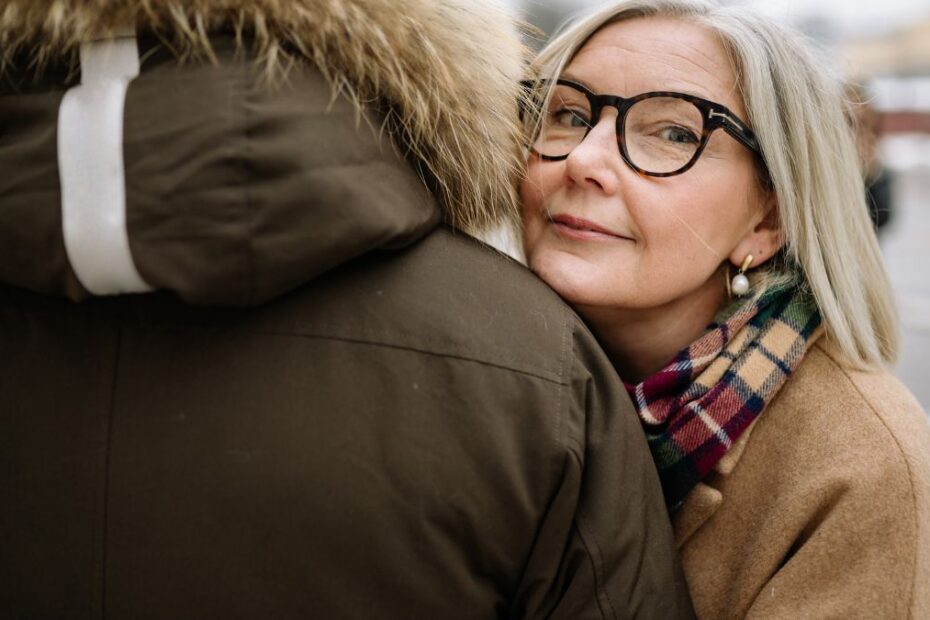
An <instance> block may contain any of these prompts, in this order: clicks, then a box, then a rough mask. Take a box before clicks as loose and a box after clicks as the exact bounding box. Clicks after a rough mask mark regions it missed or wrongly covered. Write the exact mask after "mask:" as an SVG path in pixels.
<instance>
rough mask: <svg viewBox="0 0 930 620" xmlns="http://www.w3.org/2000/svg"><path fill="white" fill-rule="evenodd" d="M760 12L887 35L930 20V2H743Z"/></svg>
mask: <svg viewBox="0 0 930 620" xmlns="http://www.w3.org/2000/svg"><path fill="white" fill-rule="evenodd" d="M742 1H743V2H744V3H745V4H747V5H750V6H752V7H754V8H756V9H757V10H760V11H763V12H765V13H768V14H769V15H773V16H776V17H780V18H784V19H788V20H793V19H795V18H809V17H815V16H820V17H824V18H826V19H828V20H830V21H833V22H835V23H836V24H837V25H838V26H839V27H840V28H841V29H842V30H843V31H846V32H859V33H862V32H865V33H868V32H870V31H871V32H876V33H878V32H883V31H887V30H891V29H894V28H895V27H900V26H901V25H903V24H905V23H907V22H908V21H910V20H913V19H915V18H921V17H923V18H930V0H878V1H877V2H876V1H875V0H816V1H812V0H742Z"/></svg>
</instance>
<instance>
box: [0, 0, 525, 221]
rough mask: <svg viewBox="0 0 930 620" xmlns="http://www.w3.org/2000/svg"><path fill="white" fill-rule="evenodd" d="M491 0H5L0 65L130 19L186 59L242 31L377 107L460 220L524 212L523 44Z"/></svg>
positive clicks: (270, 55) (0, 5) (58, 53)
mask: <svg viewBox="0 0 930 620" xmlns="http://www.w3.org/2000/svg"><path fill="white" fill-rule="evenodd" d="M489 1H493V0H487V1H485V0H403V2H398V1H397V0H0V74H2V73H3V72H4V71H7V70H9V66H10V62H11V61H12V59H13V58H14V57H15V56H16V55H17V54H20V53H23V52H26V53H28V54H30V55H31V57H32V60H33V61H34V63H35V64H36V65H37V66H39V67H42V66H43V65H44V63H46V62H47V61H49V60H50V59H54V58H61V57H62V56H70V57H71V58H74V54H75V52H76V50H77V48H78V47H79V45H80V44H81V43H82V42H85V41H89V40H93V39H98V38H104V37H107V36H109V35H110V34H111V33H112V32H114V31H116V30H118V29H119V28H120V27H121V26H123V25H129V24H136V26H137V28H149V29H152V30H154V31H156V32H157V33H158V34H159V36H162V37H163V38H164V40H165V41H166V42H167V43H168V44H169V45H172V47H173V48H174V49H175V51H176V53H177V54H178V55H179V56H180V57H182V58H185V57H190V56H200V55H203V56H206V57H210V56H211V51H210V43H209V37H208V33H209V32H211V31H213V30H215V29H220V28H233V29H234V30H235V31H236V33H237V34H239V35H248V36H243V37H242V39H241V40H246V39H248V40H250V41H252V42H253V43H252V46H253V48H252V49H251V52H252V53H254V54H255V56H256V58H257V62H258V63H259V65H260V66H261V67H262V69H263V71H264V73H265V75H266V76H267V77H269V78H273V79H274V78H277V77H281V76H285V75H286V73H287V70H288V68H289V67H290V66H291V64H292V63H294V62H295V61H300V60H304V59H305V60H309V61H310V62H312V63H313V64H315V65H316V66H317V67H318V68H319V70H320V71H321V72H322V73H323V74H324V75H325V76H326V78H327V79H328V80H329V82H330V83H331V84H332V86H333V88H334V93H343V94H346V95H348V96H349V98H350V99H352V100H353V101H355V102H356V104H357V105H359V106H360V107H361V105H362V104H363V103H364V104H372V103H373V104H375V105H376V106H377V107H378V108H379V109H380V110H381V111H383V112H384V113H385V114H386V118H385V128H386V129H387V130H388V131H389V132H390V133H391V134H392V135H394V136H395V137H396V138H398V141H399V143H400V144H401V145H402V146H404V147H406V148H408V149H409V150H410V152H411V153H412V155H413V156H414V158H415V160H416V161H417V162H418V163H419V165H420V167H421V169H422V170H424V172H425V175H424V176H425V177H426V178H427V179H428V181H430V184H431V185H432V188H433V190H434V193H435V194H436V196H437V198H438V199H439V202H440V204H441V205H442V206H443V208H444V210H445V212H446V216H447V218H448V219H449V221H450V223H452V224H453V225H456V226H459V227H463V228H466V229H470V230H478V229H481V228H484V227H486V226H488V225H490V224H492V223H493V222H500V221H502V220H505V221H506V220H510V221H513V220H515V218H516V217H517V208H516V204H517V202H516V191H515V187H516V180H517V177H518V173H519V171H520V170H521V169H522V156H521V154H520V153H521V149H520V136H521V132H520V128H519V127H518V121H517V100H518V97H519V96H520V93H519V86H518V80H519V79H520V77H521V73H522V70H523V61H524V59H525V57H526V52H525V49H524V47H523V45H522V44H521V43H520V40H519V33H518V30H517V27H516V25H515V23H514V21H513V19H512V18H511V17H509V16H508V15H507V14H506V13H505V12H504V11H503V10H501V9H499V8H497V7H495V6H494V5H493V4H489V3H488V2H489Z"/></svg>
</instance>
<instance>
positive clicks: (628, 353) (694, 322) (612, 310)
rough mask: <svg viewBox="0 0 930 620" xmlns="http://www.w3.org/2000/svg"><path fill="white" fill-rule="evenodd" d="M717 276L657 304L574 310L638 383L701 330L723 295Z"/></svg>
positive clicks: (629, 379) (622, 371)
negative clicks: (696, 288) (681, 294)
mask: <svg viewBox="0 0 930 620" xmlns="http://www.w3.org/2000/svg"><path fill="white" fill-rule="evenodd" d="M721 282H722V281H721V280H720V279H719V278H717V277H716V276H715V277H713V278H711V280H709V281H708V284H712V286H710V285H705V286H702V287H701V288H699V289H698V290H696V291H692V292H691V293H689V294H687V295H683V296H681V297H679V298H676V299H674V300H672V301H670V302H667V303H665V304H663V305H661V306H653V307H648V308H617V307H606V306H576V307H575V310H576V311H577V312H578V314H579V315H581V317H582V318H583V319H584V320H585V322H586V323H587V324H588V326H589V327H590V328H591V331H592V332H594V335H595V336H596V337H597V339H598V340H599V341H600V343H601V346H602V347H603V348H604V351H606V352H607V356H608V357H609V358H610V360H611V362H613V365H614V368H616V370H617V373H618V374H619V375H620V377H621V378H623V380H624V381H626V382H627V383H639V382H640V381H642V380H643V379H645V378H646V377H648V376H650V375H652V374H654V373H656V372H658V371H659V370H661V369H662V368H664V367H665V366H666V365H667V364H668V363H669V362H670V361H671V360H672V358H674V357H675V355H676V354H677V353H678V352H679V351H681V350H682V349H684V348H685V347H687V346H688V345H690V344H691V343H692V342H694V341H695V340H697V339H698V338H699V337H700V336H701V335H702V334H703V333H704V331H705V329H706V328H707V326H708V325H709V324H710V323H711V322H712V321H713V319H714V316H715V315H716V314H717V312H718V311H719V310H720V308H721V307H722V306H723V304H724V303H726V301H727V299H726V291H725V290H723V286H722V285H721Z"/></svg>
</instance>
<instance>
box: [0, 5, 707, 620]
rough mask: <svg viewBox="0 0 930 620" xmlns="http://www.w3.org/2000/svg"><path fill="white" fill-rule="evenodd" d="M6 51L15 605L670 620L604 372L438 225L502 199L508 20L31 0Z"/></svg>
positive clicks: (3, 486) (484, 252) (625, 431)
mask: <svg viewBox="0 0 930 620" xmlns="http://www.w3.org/2000/svg"><path fill="white" fill-rule="evenodd" d="M133 35H135V36H133ZM0 49H2V50H3V51H2V52H0V53H2V61H3V64H2V67H3V69H2V71H3V73H2V79H0V463H2V467H0V506H2V510H0V538H2V540H3V545H2V549H3V550H2V552H0V616H2V617H4V618H7V617H9V618H99V617H105V618H224V619H228V618H296V617H301V618H319V619H324V618H325V619H330V618H366V619H371V618H431V619H443V620H446V619H454V618H463V619H465V618H469V619H472V618H505V617H506V618H542V617H547V618H566V619H569V618H571V619H580V618H633V617H636V618H681V617H690V615H691V609H690V603H689V602H688V599H687V594H686V588H685V585H684V582H683V579H682V576H681V572H680V569H679V567H678V564H677V560H676V559H675V552H674V543H673V540H672V533H671V528H670V525H669V523H668V520H667V517H666V515H665V510H664V506H663V502H662V496H661V493H660V491H659V488H658V481H657V477H656V475H655V473H654V470H653V465H652V460H651V458H650V456H649V453H648V450H647V449H646V446H645V442H644V439H643V435H642V433H641V430H640V427H639V423H638V421H637V418H636V416H635V414H634V412H633V411H632V409H631V406H630V403H629V402H628V400H627V398H626V395H625V393H624V391H623V389H622V386H620V385H619V384H618V382H617V379H616V378H615V376H614V373H613V371H612V369H611V367H610V365H609V363H608V362H607V361H606V359H605V357H604V356H603V354H602V353H601V352H600V350H599V349H598V347H597V345H596V343H595V341H594V340H593V338H592V336H591V335H590V333H589V332H588V331H587V330H586V329H585V328H584V327H583V325H582V324H581V323H580V322H579V320H578V318H577V317H576V316H575V315H574V314H573V313H572V312H571V311H570V310H569V309H568V308H567V307H566V306H565V305H564V304H563V303H562V302H561V301H560V300H559V299H558V298H557V297H556V296H555V295H554V294H553V293H552V292H551V291H550V290H549V289H548V288H546V287H545V286H544V285H543V284H541V283H540V282H539V281H538V280H537V279H536V278H535V277H534V276H532V275H531V274H530V273H529V272H528V271H526V270H525V269H524V268H523V267H522V266H520V265H519V264H518V263H516V262H514V261H512V260H510V259H508V258H506V257H504V256H501V255H499V254H497V253H495V252H494V251H492V250H490V249H488V248H487V247H485V246H483V245H482V244H481V243H479V242H478V241H476V240H474V239H473V238H472V237H470V236H468V235H467V234H465V233H463V232H462V231H461V230H460V228H452V227H450V226H449V225H448V223H452V224H456V225H458V226H459V227H461V226H472V227H477V226H481V225H486V224H488V223H490V222H492V221H494V220H495V219H500V218H501V217H506V215H507V210H508V209H512V204H513V196H512V178H513V173H514V170H515V169H516V161H517V159H516V158H518V157H519V153H518V151H517V149H516V148H515V144H516V133H515V129H514V123H513V120H512V118H511V117H512V115H513V112H514V110H513V108H514V105H513V101H514V100H515V97H516V83H517V77H518V72H519V62H518V60H519V58H518V45H517V43H515V41H514V37H513V34H512V32H511V30H510V29H509V25H508V24H506V22H505V20H503V19H502V18H501V17H500V16H499V15H498V14H496V13H495V12H493V11H492V10H491V9H490V8H488V7H484V6H482V5H481V4H479V3H476V2H474V1H473V0H461V1H460V0H437V1H427V0H415V1H406V2H403V3H396V2H390V1H387V0H351V1H350V0H340V1H329V2H324V1H311V0H295V1H294V2H276V1H273V0H267V1H264V2H255V3H252V2H235V1H229V0H226V1H223V2H211V1H208V0H198V1H196V2H181V1H180V0H176V1H175V0H164V1H155V0H151V1H142V0H139V1H137V2H135V1H130V0H107V1H104V0H86V1H85V0H82V1H78V0H73V1H72V0H51V1H38V2H37V1H34V0H21V1H7V2H3V3H0ZM334 87H335V89H336V90H335V92H336V94H334V90H333V89H334ZM114 93H116V94H115V95H114ZM114 101H115V102H116V103H115V104H114ZM114 105H115V106H116V107H113V106H114ZM107 106H110V107H107ZM101 110H104V112H101ZM114 123H115V124H114ZM114 128H115V129H114ZM114 132H115V133H114ZM108 136H109V138H108ZM113 136H116V137H115V138H113ZM108 139H109V141H108ZM114 154H115V155H114ZM108 158H109V159H108ZM99 162H110V163H111V164H112V163H113V162H116V164H115V165H109V166H105V165H102V164H101V165H99V166H98V165H97V164H98V163H99ZM95 211H99V212H95ZM443 221H445V222H446V223H442V222H443ZM114 222H115V225H114ZM120 234H122V237H121V236H120ZM121 240H122V244H123V245H122V246H120V243H121ZM126 273H129V274H130V276H131V277H129V278H128V280H126V279H122V278H123V276H125V275H126ZM120 292H131V293H134V294H122V295H115V294H114V293H120ZM91 293H94V294H91ZM68 298H70V299H68Z"/></svg>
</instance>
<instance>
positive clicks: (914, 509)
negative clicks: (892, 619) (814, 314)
mask: <svg viewBox="0 0 930 620" xmlns="http://www.w3.org/2000/svg"><path fill="white" fill-rule="evenodd" d="M817 350H818V351H820V352H821V353H823V355H824V357H826V358H827V359H828V360H829V361H830V363H832V364H833V365H834V366H835V367H836V368H837V370H839V371H840V373H841V374H842V375H843V377H844V378H845V379H846V381H847V382H848V383H849V385H850V386H851V387H852V389H853V390H855V392H856V393H857V394H858V395H859V397H860V398H861V399H862V401H863V402H864V403H865V404H866V406H867V407H868V408H869V410H870V411H871V412H872V415H873V416H875V418H877V419H878V421H879V423H880V424H881V425H882V426H883V427H884V429H885V431H886V432H887V433H888V435H889V436H890V437H891V441H892V442H893V443H894V445H895V446H896V447H897V449H898V454H899V456H900V458H901V460H902V461H903V462H904V467H905V469H906V470H907V487H908V490H909V491H910V501H911V508H912V515H913V517H914V518H913V519H912V527H911V531H912V533H913V541H914V543H915V544H914V545H913V547H914V552H913V555H912V556H911V557H912V560H911V567H912V571H911V578H910V579H909V583H910V594H909V595H908V599H907V600H908V603H907V617H908V618H913V616H914V615H913V608H914V597H915V595H916V584H915V583H914V582H915V579H916V575H917V545H916V543H917V541H918V540H919V538H920V537H919V528H918V527H917V519H916V515H917V495H916V493H915V492H914V472H913V471H912V470H911V464H910V463H909V462H908V460H907V455H906V453H905V451H904V448H902V446H901V443H900V442H899V441H898V438H897V437H896V436H895V434H894V433H893V432H892V430H891V429H890V428H889V427H888V424H887V423H885V419H884V418H883V417H882V416H881V414H879V413H878V411H876V409H875V407H874V406H872V403H871V401H869V399H868V398H866V396H865V394H863V393H862V390H860V389H859V386H858V385H856V382H855V381H853V380H852V377H850V376H849V374H848V373H847V372H846V370H845V369H844V368H843V366H842V365H841V364H840V363H839V361H838V360H836V359H835V358H834V357H833V356H832V355H831V354H830V352H829V351H827V350H826V349H825V348H824V347H822V346H820V345H819V344H818V345H817Z"/></svg>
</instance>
